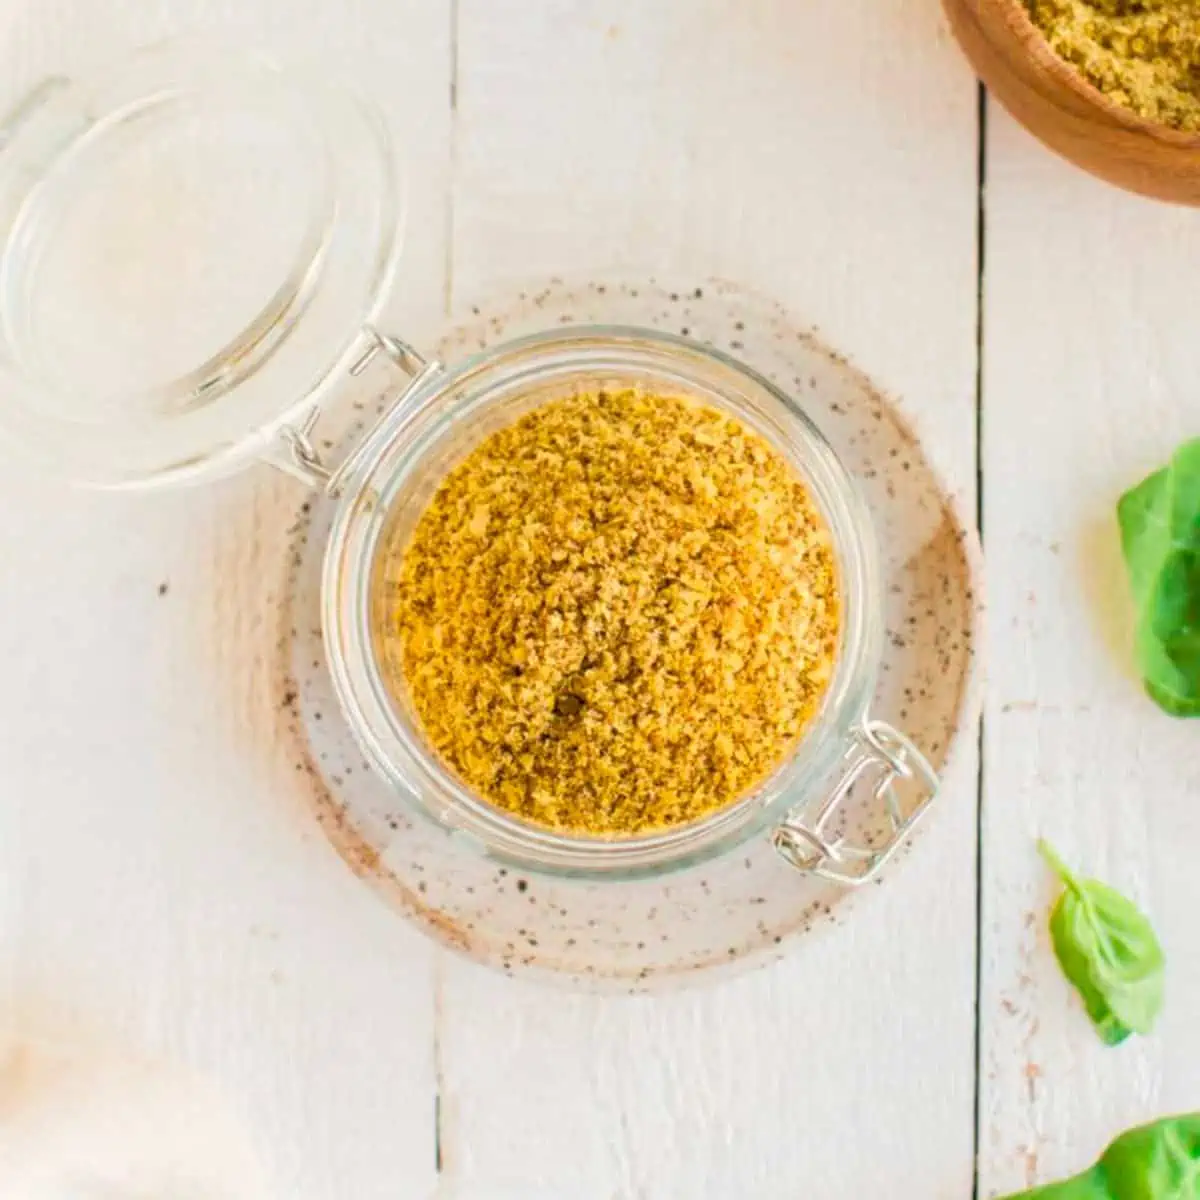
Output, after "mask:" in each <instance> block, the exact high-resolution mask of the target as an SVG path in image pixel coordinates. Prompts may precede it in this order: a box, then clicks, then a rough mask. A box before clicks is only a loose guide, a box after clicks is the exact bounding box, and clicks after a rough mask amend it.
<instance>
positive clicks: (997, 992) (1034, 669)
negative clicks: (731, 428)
mask: <svg viewBox="0 0 1200 1200" xmlns="http://www.w3.org/2000/svg"><path fill="white" fill-rule="evenodd" d="M987 172H988V186H987V267H986V309H985V311H986V326H985V330H986V336H985V349H984V361H985V376H984V400H985V421H984V429H985V435H984V445H985V452H986V457H985V509H984V527H985V536H986V542H987V549H988V556H989V571H990V582H991V656H990V657H991V661H992V664H993V667H992V672H991V680H992V687H991V693H990V701H989V706H988V710H987V716H986V729H987V736H986V747H985V755H984V761H985V770H986V778H985V806H984V834H985V836H984V847H985V853H984V864H983V874H984V889H985V895H984V904H985V908H984V920H983V929H984V946H985V950H986V953H985V957H984V962H983V984H984V986H983V1000H982V1011H981V1016H982V1021H983V1062H982V1068H983V1074H982V1088H983V1091H982V1112H981V1147H980V1149H981V1159H980V1170H981V1190H980V1194H981V1195H990V1194H996V1193H997V1192H1007V1191H1010V1190H1013V1189H1016V1188H1018V1187H1023V1186H1026V1185H1028V1184H1029V1183H1032V1182H1034V1181H1035V1180H1040V1179H1050V1178H1054V1177H1057V1176H1059V1175H1062V1174H1064V1173H1067V1172H1070V1171H1073V1170H1076V1169H1079V1168H1080V1167H1082V1166H1083V1165H1085V1164H1086V1162H1087V1161H1089V1159H1090V1158H1091V1157H1093V1156H1094V1155H1095V1154H1096V1153H1097V1152H1098V1151H1099V1149H1100V1148H1101V1147H1102V1146H1103V1145H1104V1144H1105V1143H1106V1142H1107V1141H1108V1139H1109V1138H1110V1137H1111V1136H1112V1135H1114V1134H1115V1133H1117V1132H1119V1131H1120V1130H1121V1129H1123V1128H1125V1127H1126V1126H1128V1125H1130V1124H1133V1123H1136V1122H1139V1121H1141V1120H1144V1119H1148V1118H1151V1117H1154V1116H1158V1115H1160V1114H1162V1113H1164V1112H1168V1111H1172V1110H1177V1109H1194V1108H1195V1107H1196V1103H1197V1097H1196V1092H1195V1069H1194V1068H1195V1063H1196V1061H1197V1057H1198V1056H1200V1030H1198V1029H1197V1027H1196V1023H1195V1020H1194V1014H1195V1013H1196V1011H1197V1009H1198V1007H1200V958H1198V957H1197V956H1196V954H1195V953H1194V949H1193V937H1194V928H1193V927H1194V914H1195V912H1196V907H1197V904H1198V903H1200V877H1198V876H1197V875H1196V872H1195V871H1194V870H1193V869H1192V867H1191V865H1190V861H1191V853H1192V851H1193V849H1194V847H1195V846H1196V845H1197V844H1200V809H1198V808H1197V805H1196V797H1197V795H1200V767H1198V765H1197V759H1196V754H1195V749H1194V747H1195V727H1194V726H1192V725H1190V724H1188V723H1186V722H1178V721H1173V720H1172V719H1170V718H1169V717H1166V716H1165V715H1163V714H1161V713H1160V712H1159V711H1158V710H1157V709H1156V708H1154V707H1153V706H1152V705H1151V704H1150V702H1149V701H1148V700H1146V699H1145V698H1144V697H1143V696H1142V694H1141V691H1140V688H1139V685H1138V683H1137V681H1136V678H1135V675H1134V669H1133V665H1132V661H1131V656H1130V652H1129V649H1128V646H1129V642H1130V628H1131V626H1130V611H1129V605H1128V602H1127V600H1126V595H1127V588H1126V583H1125V579H1124V575H1123V568H1122V566H1121V562H1120V551H1119V543H1118V535H1117V528H1116V523H1115V515H1114V506H1115V503H1116V500H1117V497H1118V496H1119V495H1120V493H1121V492H1122V491H1123V490H1124V489H1125V488H1127V487H1128V486H1130V485H1131V484H1133V483H1136V482H1137V481H1138V480H1140V479H1141V478H1142V477H1143V476H1144V475H1145V474H1147V473H1148V472H1149V471H1151V470H1152V469H1154V468H1156V467H1157V466H1159V465H1161V464H1162V463H1163V462H1164V461H1165V460H1166V459H1167V458H1168V457H1169V455H1170V453H1171V451H1172V449H1173V448H1174V447H1175V445H1176V444H1177V443H1178V442H1179V441H1180V440H1182V439H1183V438H1185V437H1191V436H1195V434H1196V432H1197V430H1198V429H1200V393H1198V391H1197V383H1196V381H1197V379H1200V338H1197V336H1196V329H1195V321H1194V319H1193V317H1192V315H1191V310H1192V309H1193V307H1194V305H1193V302H1192V297H1193V294H1194V291H1195V277H1196V270H1197V266H1198V265H1200V214H1197V213H1195V212H1191V211H1185V210H1182V209H1172V208H1169V207H1165V206H1160V205H1156V204H1153V203H1150V202H1147V201H1144V200H1139V199H1135V198H1133V197H1130V196H1126V195H1124V194H1122V193H1119V192H1117V191H1114V190H1112V189H1109V188H1106V187H1104V186H1103V185H1101V184H1099V183H1096V182H1094V181H1092V180H1091V179H1089V178H1088V177H1086V176H1084V175H1082V174H1080V173H1078V172H1076V171H1074V170H1072V169H1071V168H1069V167H1068V166H1066V165H1065V164H1063V163H1061V162H1059V161H1058V160H1056V159H1055V158H1053V157H1052V156H1050V155H1049V154H1048V153H1046V152H1044V151H1042V150H1041V149H1040V148H1039V147H1037V146H1036V145H1035V144H1034V143H1033V142H1032V141H1031V140H1030V139H1029V138H1028V137H1027V136H1026V135H1025V134H1024V133H1023V132H1021V131H1020V130H1018V129H1017V128H1016V127H1015V125H1014V124H1013V123H1012V122H1011V121H1010V120H1008V119H1007V118H1006V117H1005V116H1004V115H1003V114H1002V113H1000V112H998V111H997V110H996V107H995V106H994V105H993V106H992V107H991V110H990V137H989V144H988V166H987ZM1038 834H1044V835H1045V836H1047V837H1048V838H1050V839H1051V840H1052V841H1053V842H1054V843H1055V844H1056V845H1057V846H1058V847H1059V848H1060V849H1061V852H1062V854H1063V855H1064V857H1065V858H1067V859H1068V860H1069V861H1070V862H1072V863H1075V864H1077V865H1078V866H1079V868H1080V869H1081V870H1083V871H1084V872H1085V873H1088V874H1093V875H1096V876H1099V877H1100V878H1103V879H1107V880H1109V881H1111V882H1112V883H1113V884H1115V885H1116V886H1118V887H1121V888H1122V889H1124V890H1125V891H1127V892H1128V893H1129V894H1131V895H1133V896H1135V897H1137V898H1138V899H1139V900H1140V901H1141V902H1143V904H1144V905H1145V906H1146V907H1147V908H1148V909H1149V910H1150V911H1151V912H1152V914H1153V916H1154V918H1155V921H1156V924H1157V927H1158V929H1159V931H1160V933H1161V936H1162V938H1163V941H1164V943H1165V946H1166V950H1167V955H1168V962H1169V976H1168V984H1167V1004H1166V1011H1165V1013H1164V1017H1163V1020H1162V1023H1161V1027H1160V1030H1159V1032H1158V1033H1157V1034H1156V1035H1155V1036H1154V1037H1152V1038H1148V1039H1132V1040H1131V1041H1130V1042H1129V1043H1127V1044H1126V1045H1125V1046H1123V1047H1121V1048H1119V1049H1116V1050H1111V1049H1106V1048H1104V1047H1103V1046H1102V1045H1101V1044H1100V1042H1099V1041H1098V1039H1097V1038H1096V1037H1095V1035H1094V1034H1093V1033H1092V1031H1091V1027H1090V1025H1089V1023H1088V1021H1087V1018H1086V1017H1085V1016H1084V1015H1083V1012H1082V1010H1081V1008H1080V1006H1079V1004H1078V1002H1077V1001H1076V999H1075V998H1074V996H1073V995H1072V994H1070V993H1069V991H1068V988H1067V985H1066V984H1065V983H1064V981H1063V979H1062V977H1061V975H1060V973H1059V971H1058V968H1057V965H1056V963H1055V960H1054V958H1053V954H1052V951H1051V949H1050V947H1049V945H1048V938H1047V936H1046V932H1045V920H1046V916H1047V910H1048V905H1049V904H1050V902H1051V900H1052V897H1053V894H1054V889H1053V886H1052V883H1051V880H1050V879H1049V877H1048V874H1047V872H1046V871H1045V869H1044V868H1043V867H1042V865H1041V864H1040V862H1039V860H1038V858H1037V857H1036V854H1035V850H1034V839H1035V837H1036V836H1037V835H1038Z"/></svg>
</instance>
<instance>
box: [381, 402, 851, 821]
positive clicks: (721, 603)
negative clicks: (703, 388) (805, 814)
mask: <svg viewBox="0 0 1200 1200" xmlns="http://www.w3.org/2000/svg"><path fill="white" fill-rule="evenodd" d="M381 575H382V588H383V592H382V598H381V602H380V606H379V607H380V611H382V614H383V616H382V622H381V626H380V628H379V630H378V631H377V635H376V636H377V639H378V641H379V643H380V648H381V652H382V653H381V657H382V660H383V662H384V664H385V672H386V673H387V674H388V675H389V676H390V679H391V682H392V684H393V686H395V687H397V688H402V689H403V690H404V692H405V693H406V695H407V697H408V701H409V704H410V705H411V708H412V709H413V710H414V711H415V714H416V717H417V719H418V721H419V724H420V725H421V726H422V728H423V731H424V733H425V736H426V737H427V739H428V740H429V742H430V743H431V744H432V746H433V747H434V749H435V750H436V751H437V753H438V754H439V755H440V756H441V758H442V759H443V760H444V761H445V762H446V763H447V764H448V765H449V766H450V768H451V769H452V770H453V771H454V772H455V773H456V774H457V775H458V776H459V777H460V778H461V779H462V780H463V781H464V782H465V783H467V784H468V785H469V786H470V787H471V788H472V789H474V790H475V791H476V792H477V793H478V794H480V795H482V796H483V797H484V798H486V799H487V800H488V801H490V802H491V803H493V804H495V805H497V806H499V807H501V808H503V809H506V810H508V811H509V812H511V813H513V814H515V815H516V816H518V817H521V818H524V819H526V820H528V821H532V822H534V823H537V824H539V825H543V826H548V827H551V828H553V829H556V830H560V831H563V832H569V833H573V834H590V835H600V836H621V835H625V836H628V835H632V834H640V833H646V832H649V831H652V830H661V829H664V828H668V827H671V826H674V825H678V824H680V823H684V822H690V821H694V820H696V819H698V818H701V817H703V816H706V815H707V814H709V813H711V812H713V811H714V810H716V809H719V808H721V807H722V806H725V805H727V804H729V803H730V802H731V801H733V800H736V799H737V798H739V797H740V796H742V795H744V794H745V793H746V792H747V791H748V790H749V789H751V788H753V786H754V785H755V784H757V783H758V782H760V781H761V780H762V779H763V778H764V776H766V775H767V774H768V773H769V772H770V771H771V770H772V769H773V768H774V767H776V766H777V765H778V764H779V763H780V762H781V760H782V759H783V758H784V756H785V755H786V753H787V752H788V750H789V749H790V748H791V747H793V746H794V744H795V743H796V741H797V739H798V738H799V737H800V735H801V734H802V732H803V730H804V728H805V726H806V725H807V724H808V723H809V722H810V721H811V720H812V718H813V716H814V715H815V713H816V711H817V709H818V707H819V705H820V701H821V698H822V695H823V693H824V691H825V688H826V686H827V684H828V682H829V679H830V677H831V673H832V666H833V661H834V655H835V651H836V647H837V642H838V624H839V601H838V586H837V578H836V571H835V561H834V555H833V549H832V545H831V539H830V535H829V531H828V529H827V527H826V525H825V523H824V521H823V519H822V518H821V516H820V515H819V513H818V511H817V509H816V508H815V506H814V504H813V502H812V500H811V498H810V497H809V495H808V493H807V491H806V489H805V487H804V485H803V484H802V483H801V481H800V479H799V478H798V476H797V475H796V474H795V472H794V471H793V469H792V468H791V467H790V465H789V464H788V463H787V462H786V461H785V459H784V458H783V457H782V456H781V455H780V454H779V453H778V452H777V451H776V450H775V449H774V448H773V447H771V446H770V445H769V444H768V443H767V442H766V441H765V440H764V439H763V438H762V437H760V436H759V435H757V434H756V433H753V432H751V431H750V430H749V429H748V428H747V427H746V426H744V425H743V424H741V423H740V422H739V421H737V420H734V419H732V418H731V417H730V416H728V415H726V414H724V413H722V412H719V411H717V410H716V409H713V408H711V407H707V406H705V405H703V404H700V403H697V402H696V401H694V400H692V399H690V398H687V397H683V396H675V395H656V394H648V393H646V392H644V391H641V390H639V389H636V388H613V389H610V390H588V391H581V392H579V393H578V394H576V395H571V396H568V397H564V398H559V399H555V400H552V401H550V402H548V403H545V404H543V405H542V406H541V407H539V408H536V409H534V410H533V411H532V412H530V413H528V414H527V415H525V416H524V417H522V418H520V419H519V420H517V421H516V422H515V423H514V424H512V425H509V426H507V427H506V428H503V429H500V430H499V431H497V432H495V433H493V434H492V435H491V436H489V437H488V438H487V439H486V440H485V441H484V442H482V444H480V445H479V446H478V447H477V448H476V449H475V450H474V451H473V452H472V453H471V454H470V455H469V456H468V457H467V458H466V459H465V460H464V461H463V462H462V463H460V464H459V465H458V466H457V467H456V468H455V469H454V470H453V471H451V472H450V473H449V475H448V476H447V477H446V479H445V481H444V482H443V483H442V485H441V486H440V488H439V489H438V491H437V492H436V494H435V495H434V497H433V499H432V500H431V502H430V503H429V506H428V508H427V509H426V510H425V512H424V513H423V515H422V516H421V518H420V520H419V521H418V523H417V526H416V528H415V530H414V531H413V533H412V536H411V538H409V539H408V540H407V541H405V542H401V541H400V539H397V540H396V543H395V544H391V545H389V546H388V547H387V548H386V550H385V554H384V558H383V567H382V572H381Z"/></svg>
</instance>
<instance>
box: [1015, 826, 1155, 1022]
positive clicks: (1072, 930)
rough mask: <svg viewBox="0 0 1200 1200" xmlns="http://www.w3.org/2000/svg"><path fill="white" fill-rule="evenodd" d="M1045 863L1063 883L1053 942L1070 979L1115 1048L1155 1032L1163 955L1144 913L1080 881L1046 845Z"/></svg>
mask: <svg viewBox="0 0 1200 1200" xmlns="http://www.w3.org/2000/svg"><path fill="white" fill-rule="evenodd" d="M1038 849H1039V850H1040V851H1041V853H1042V857H1043V858H1045V860H1046V861H1047V862H1048V863H1049V864H1050V866H1051V868H1052V869H1053V870H1054V872H1055V874H1057V875H1058V877H1059V878H1060V879H1061V880H1062V882H1063V885H1064V886H1063V892H1062V895H1061V896H1059V898H1058V902H1057V903H1056V904H1055V906H1054V910H1053V912H1051V914H1050V937H1051V940H1052V941H1053V942H1054V953H1055V954H1056V955H1057V956H1058V961H1059V965H1060V966H1061V967H1062V969H1063V974H1064V975H1066V977H1067V978H1068V979H1069V980H1070V981H1071V983H1072V984H1074V986H1075V988H1076V990H1077V991H1078V992H1079V995H1080V996H1081V997H1082V999H1083V1003H1084V1007H1085V1008H1086V1009H1087V1012H1088V1016H1089V1017H1091V1018H1092V1022H1093V1024H1094V1025H1095V1026H1096V1031H1097V1032H1098V1033H1099V1034H1100V1037H1101V1038H1102V1039H1103V1040H1104V1042H1105V1043H1106V1044H1108V1045H1110V1046H1116V1045H1119V1044H1120V1043H1121V1042H1123V1041H1124V1040H1125V1039H1126V1038H1127V1037H1128V1036H1129V1035H1130V1034H1131V1033H1149V1032H1150V1030H1151V1029H1152V1028H1153V1026H1154V1022H1155V1019H1156V1018H1157V1017H1158V1013H1159V1009H1161V1008H1162V999H1163V967H1164V962H1163V952H1162V947H1161V946H1160V945H1159V943H1158V938H1157V937H1156V936H1155V933H1154V929H1153V928H1152V927H1151V925H1150V922H1149V921H1148V920H1147V919H1146V917H1145V916H1144V915H1143V914H1142V912H1141V911H1140V910H1139V909H1138V908H1137V906H1136V905H1134V904H1133V902H1132V901H1130V900H1127V899H1126V898H1125V897H1124V896H1122V895H1121V893H1120V892H1118V891H1115V890H1114V889H1113V888H1110V887H1109V886H1108V885H1107V884H1103V883H1100V882H1099V881H1098V880H1095V879H1079V878H1078V877H1076V876H1075V875H1074V874H1073V873H1072V872H1071V871H1070V870H1068V869H1067V867H1066V866H1065V865H1064V864H1063V861H1062V859H1060V858H1059V857H1058V855H1057V854H1055V852H1054V851H1053V850H1052V849H1051V848H1050V846H1049V845H1048V844H1047V843H1046V842H1044V841H1041V842H1038Z"/></svg>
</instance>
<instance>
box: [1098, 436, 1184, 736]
mask: <svg viewBox="0 0 1200 1200" xmlns="http://www.w3.org/2000/svg"><path fill="white" fill-rule="evenodd" d="M1117 522H1118V524H1119V525H1120V529H1121V551H1122V554H1123V555H1124V558H1125V568H1126V571H1127V573H1128V575H1129V583H1130V588H1131V590H1132V592H1133V601H1134V607H1135V610H1136V614H1137V616H1136V627H1135V634H1134V652H1135V654H1136V657H1137V661H1138V669H1139V670H1140V671H1141V674H1142V678H1143V679H1144V681H1145V685H1146V691H1147V693H1148V694H1149V695H1150V697H1151V699H1152V700H1154V702H1155V703H1156V704H1158V705H1159V707H1160V708H1162V709H1164V710H1165V711H1166V712H1168V713H1170V714H1171V715H1172V716H1176V717H1194V716H1200V438H1197V439H1193V440H1192V441H1189V442H1185V443H1184V444H1183V445H1182V446H1180V447H1179V449H1178V450H1177V451H1176V452H1175V455H1174V457H1173V458H1172V459H1171V461H1170V463H1169V464H1168V465H1167V466H1166V467H1164V468H1163V469H1162V470H1161V471H1156V472H1155V473H1154V474H1153V475H1151V476H1149V478H1147V479H1144V480H1143V481H1142V482H1141V483H1140V484H1138V486H1137V487H1135V488H1132V489H1131V490H1130V491H1128V492H1126V493H1125V495H1124V496H1122V497H1121V499H1120V501H1119V502H1118V503H1117Z"/></svg>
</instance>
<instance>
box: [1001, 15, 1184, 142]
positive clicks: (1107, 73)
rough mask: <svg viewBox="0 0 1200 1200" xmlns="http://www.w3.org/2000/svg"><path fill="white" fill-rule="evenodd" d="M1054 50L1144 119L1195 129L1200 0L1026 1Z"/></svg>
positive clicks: (1113, 98)
mask: <svg viewBox="0 0 1200 1200" xmlns="http://www.w3.org/2000/svg"><path fill="white" fill-rule="evenodd" d="M1025 4H1026V7H1027V8H1028V9H1029V13H1030V16H1032V17H1033V20H1034V23H1035V24H1036V25H1037V26H1038V27H1039V28H1040V29H1041V30H1042V32H1043V33H1044V34H1045V36H1046V39H1047V40H1048V41H1049V43H1050V46H1051V48H1052V49H1053V50H1054V52H1055V53H1056V54H1057V55H1058V56H1059V57H1060V58H1062V59H1063V60H1064V61H1065V62H1067V63H1069V64H1070V65H1071V66H1073V67H1074V68H1075V69H1076V70H1078V71H1079V72H1080V73H1081V74H1082V75H1083V76H1084V78H1086V79H1087V80H1088V81H1089V82H1090V83H1092V84H1093V85H1094V86H1096V87H1097V88H1099V89H1100V91H1102V92H1103V93H1104V94H1105V95H1106V96H1108V97H1109V98H1110V99H1111V100H1114V101H1115V102H1116V103H1117V104H1120V105H1122V106H1123V107H1125V108H1128V109H1129V110H1130V111H1131V112H1134V113H1136V114H1137V115H1138V116H1139V117H1143V118H1145V119H1146V120H1148V121H1154V122H1156V123H1158V124H1161V125H1169V126H1171V127H1173V128H1175V129H1180V130H1184V131H1188V132H1197V131H1200V0H1025Z"/></svg>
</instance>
